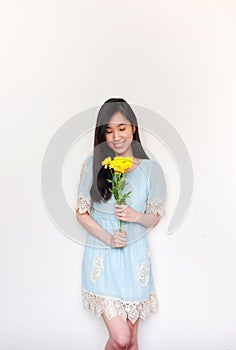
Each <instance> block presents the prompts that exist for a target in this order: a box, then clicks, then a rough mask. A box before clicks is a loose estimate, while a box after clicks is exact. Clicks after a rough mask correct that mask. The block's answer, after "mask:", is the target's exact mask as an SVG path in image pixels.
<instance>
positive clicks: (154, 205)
mask: <svg viewBox="0 0 236 350" xmlns="http://www.w3.org/2000/svg"><path fill="white" fill-rule="evenodd" d="M164 205H165V202H164V200H163V199H155V200H153V201H149V202H147V206H146V213H149V214H150V213H152V214H155V215H156V214H159V215H161V216H164V215H166V211H165V208H164Z"/></svg>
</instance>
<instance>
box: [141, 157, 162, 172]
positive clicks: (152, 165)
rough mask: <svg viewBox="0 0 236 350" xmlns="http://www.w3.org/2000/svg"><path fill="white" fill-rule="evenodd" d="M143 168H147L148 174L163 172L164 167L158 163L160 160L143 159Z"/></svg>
mask: <svg viewBox="0 0 236 350" xmlns="http://www.w3.org/2000/svg"><path fill="white" fill-rule="evenodd" d="M140 164H141V165H142V166H144V167H146V169H147V171H148V172H152V171H154V172H162V167H161V165H160V163H159V162H158V160H156V159H153V158H152V159H150V158H149V159H147V158H145V159H142V160H141V163H140Z"/></svg>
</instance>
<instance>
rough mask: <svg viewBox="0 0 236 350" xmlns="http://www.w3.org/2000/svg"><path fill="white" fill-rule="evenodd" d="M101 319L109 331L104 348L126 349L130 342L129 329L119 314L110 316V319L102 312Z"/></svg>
mask: <svg viewBox="0 0 236 350" xmlns="http://www.w3.org/2000/svg"><path fill="white" fill-rule="evenodd" d="M102 317H103V320H104V322H105V324H106V327H107V329H108V332H109V336H110V338H109V339H108V341H107V344H106V347H105V350H126V349H127V348H128V346H129V343H130V329H129V326H128V324H127V322H126V321H124V320H123V319H122V317H121V316H119V315H117V316H114V317H112V319H111V320H109V318H108V317H107V316H106V315H105V314H104V313H103V314H102Z"/></svg>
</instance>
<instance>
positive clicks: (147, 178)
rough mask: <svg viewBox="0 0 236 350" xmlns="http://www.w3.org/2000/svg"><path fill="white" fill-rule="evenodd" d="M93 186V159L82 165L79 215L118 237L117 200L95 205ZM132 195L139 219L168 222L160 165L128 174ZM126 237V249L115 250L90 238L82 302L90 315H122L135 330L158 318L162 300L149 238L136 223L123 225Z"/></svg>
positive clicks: (145, 162) (151, 163)
mask: <svg viewBox="0 0 236 350" xmlns="http://www.w3.org/2000/svg"><path fill="white" fill-rule="evenodd" d="M92 182H93V155H89V156H88V157H87V158H86V160H85V161H84V163H83V166H82V170H81V173H80V180H79V184H78V192H77V202H76V210H77V209H79V212H80V213H85V212H86V211H87V212H88V213H89V214H90V216H91V217H92V218H93V219H94V220H95V221H96V222H97V223H98V224H99V225H100V226H101V227H102V228H103V229H105V230H106V231H107V232H109V233H110V234H113V233H114V232H115V231H119V224H120V222H119V219H117V217H116V215H115V213H114V205H115V204H116V200H115V198H114V196H113V194H112V197H111V198H110V199H109V200H108V201H105V202H104V201H101V203H98V202H95V201H93V200H92V199H91V196H90V188H91V186H92ZM128 191H131V194H130V196H129V197H128V199H127V200H126V203H127V205H129V206H130V207H132V208H133V209H135V210H137V211H139V212H140V213H154V214H157V213H158V214H160V215H161V216H164V215H165V214H166V211H165V202H166V181H165V176H164V173H163V170H162V168H161V166H160V165H159V163H158V162H157V161H156V160H152V159H142V160H141V163H140V164H139V166H138V167H137V168H136V169H135V170H133V171H131V172H129V173H126V186H125V188H124V190H123V193H127V192H128ZM122 225H123V226H122V229H123V230H124V231H126V233H127V245H126V246H125V247H123V248H111V247H110V246H108V245H106V244H105V243H103V242H102V241H101V240H99V239H97V238H95V237H94V236H93V235H92V234H90V233H89V232H88V235H87V240H86V244H85V249H84V255H83V261H82V300H83V305H84V307H85V308H86V309H89V310H90V311H91V312H92V313H93V314H94V315H96V316H97V317H99V316H100V315H101V314H102V313H105V314H106V316H107V317H108V318H109V319H111V318H112V317H113V316H115V315H120V316H121V317H122V318H123V319H124V320H126V319H129V320H130V321H131V322H132V323H133V324H134V323H135V322H136V320H137V319H138V318H142V319H146V317H147V316H148V315H149V314H150V313H151V312H156V310H157V305H158V299H157V293H156V291H155V286H154V281H153V276H152V268H151V255H150V249H149V244H148V238H147V232H148V231H149V230H150V229H148V228H146V227H144V226H142V225H141V224H138V223H136V222H125V221H123V223H122Z"/></svg>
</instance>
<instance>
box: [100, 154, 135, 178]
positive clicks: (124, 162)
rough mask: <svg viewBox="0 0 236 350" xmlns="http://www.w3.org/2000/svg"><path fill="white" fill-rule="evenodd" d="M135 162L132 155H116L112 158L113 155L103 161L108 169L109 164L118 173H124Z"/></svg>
mask: <svg viewBox="0 0 236 350" xmlns="http://www.w3.org/2000/svg"><path fill="white" fill-rule="evenodd" d="M132 164H133V158H132V157H118V156H117V157H114V159H113V160H111V157H107V158H105V159H104V160H103V161H102V165H104V168H105V169H107V167H108V166H109V168H110V169H114V172H115V173H116V174H119V173H122V174H124V173H125V172H126V170H127V169H128V168H131V167H132Z"/></svg>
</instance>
